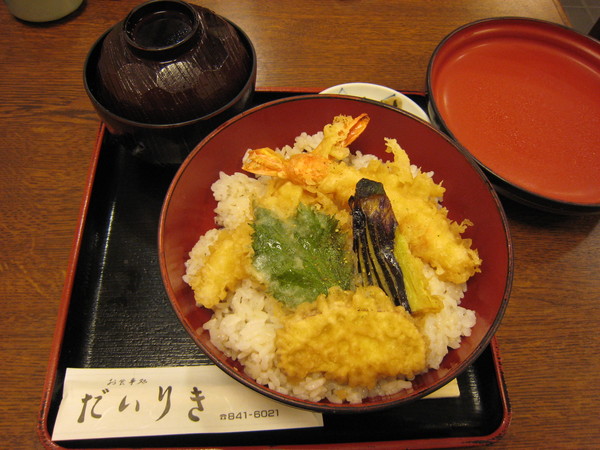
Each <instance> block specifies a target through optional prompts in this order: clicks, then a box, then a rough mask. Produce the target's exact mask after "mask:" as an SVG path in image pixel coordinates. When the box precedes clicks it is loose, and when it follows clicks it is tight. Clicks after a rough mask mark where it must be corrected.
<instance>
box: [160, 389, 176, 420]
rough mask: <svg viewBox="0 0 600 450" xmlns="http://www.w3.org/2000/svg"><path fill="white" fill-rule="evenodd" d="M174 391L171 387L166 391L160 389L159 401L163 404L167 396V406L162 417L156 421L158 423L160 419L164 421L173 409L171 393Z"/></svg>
mask: <svg viewBox="0 0 600 450" xmlns="http://www.w3.org/2000/svg"><path fill="white" fill-rule="evenodd" d="M172 390H173V388H172V387H171V386H168V387H167V388H166V389H165V390H163V387H162V386H159V387H158V401H159V402H162V401H163V398H165V395H166V396H167V401H166V404H165V409H164V410H163V412H162V414H161V415H160V417H159V418H158V419H156V421H157V422H158V421H159V420H160V419H162V418H163V417H165V416H166V415H167V413H168V412H169V410H170V409H171V391H172Z"/></svg>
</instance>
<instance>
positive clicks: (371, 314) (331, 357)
mask: <svg viewBox="0 0 600 450" xmlns="http://www.w3.org/2000/svg"><path fill="white" fill-rule="evenodd" d="M283 324H284V326H283V328H282V329H280V330H278V332H277V338H276V347H277V357H278V358H279V367H280V368H281V370H282V371H283V372H284V373H285V374H286V375H287V376H288V377H290V378H291V379H292V380H302V379H304V378H306V376H307V375H308V374H310V373H314V372H322V373H323V374H324V376H325V377H326V378H327V379H330V380H334V381H337V382H338V383H342V384H348V385H349V386H366V387H369V388H373V387H374V386H375V384H376V382H377V380H379V379H381V378H385V377H395V376H398V375H405V376H407V377H408V378H411V377H412V376H414V375H415V374H417V373H419V372H421V371H423V370H424V369H425V367H426V362H425V342H424V340H423V337H422V336H421V334H420V333H419V331H418V330H417V328H416V327H415V325H414V322H413V319H412V318H411V316H410V315H409V314H408V313H407V312H406V311H405V310H404V308H402V307H400V306H395V305H394V304H393V303H392V301H391V300H390V299H389V297H387V296H386V295H385V293H384V292H383V291H382V290H381V289H380V288H378V287H374V286H369V287H360V288H358V289H357V290H356V292H351V291H342V290H341V289H339V288H332V289H330V290H329V294H328V295H327V296H324V295H321V296H319V297H318V298H317V300H316V301H315V302H313V303H303V304H301V305H300V306H298V307H297V308H296V310H295V311H294V313H293V314H291V315H289V316H287V317H285V318H284V319H283Z"/></svg>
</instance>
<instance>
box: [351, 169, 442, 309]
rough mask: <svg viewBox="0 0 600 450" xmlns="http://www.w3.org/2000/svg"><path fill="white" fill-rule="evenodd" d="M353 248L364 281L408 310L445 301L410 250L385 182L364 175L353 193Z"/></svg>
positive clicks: (423, 307)
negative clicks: (433, 291) (430, 285)
mask: <svg viewBox="0 0 600 450" xmlns="http://www.w3.org/2000/svg"><path fill="white" fill-rule="evenodd" d="M349 205H350V209H351V211H352V228H353V250H354V252H355V253H356V256H357V264H358V273H359V274H360V276H361V278H362V282H363V284H364V285H375V286H379V287H380V288H381V289H383V290H384V291H385V293H386V294H387V295H388V296H389V297H390V298H391V299H392V300H393V301H394V303H395V304H396V305H399V306H403V307H404V308H405V309H406V310H407V311H408V312H409V313H412V314H421V313H424V312H436V311H439V310H440V309H441V307H442V303H441V301H440V300H439V298H437V297H436V296H433V295H431V294H430V292H429V289H428V285H427V280H426V279H425V276H424V274H423V262H422V261H421V260H420V259H418V258H416V257H414V256H413V255H412V254H411V253H410V249H409V248H408V244H407V243H406V240H405V239H404V238H403V236H402V235H401V234H400V232H399V231H398V230H397V228H398V222H397V220H396V217H395V216H394V212H393V210H392V205H391V203H390V200H389V198H388V197H387V195H386V193H385V189H384V187H383V184H381V183H379V182H376V181H372V180H368V179H366V178H363V179H361V180H360V181H359V182H358V183H357V184H356V191H355V195H353V196H352V197H350V200H349Z"/></svg>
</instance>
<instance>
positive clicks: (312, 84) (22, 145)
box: [0, 0, 600, 449]
mask: <svg viewBox="0 0 600 450" xmlns="http://www.w3.org/2000/svg"><path fill="white" fill-rule="evenodd" d="M137 3H138V2H137V1H135V0H120V1H115V0H89V1H88V2H87V3H85V4H84V7H83V8H82V9H81V10H80V11H78V12H77V13H76V14H74V15H72V16H71V17H69V18H67V19H66V20H62V21H59V22H55V23H51V24H43V25H32V24H27V23H24V22H21V21H18V20H16V19H14V18H13V17H12V16H11V15H10V14H9V12H8V11H7V9H6V7H5V6H4V5H3V7H1V8H0V74H1V75H0V120H1V122H0V146H1V150H0V151H1V153H0V157H1V162H0V195H1V201H0V208H1V220H0V233H1V235H2V236H1V238H0V255H1V259H0V298H1V300H2V307H1V308H0V326H1V333H2V344H1V347H0V348H1V349H2V354H1V357H2V364H1V368H0V373H1V378H0V447H4V448H12V449H15V448H32V447H35V446H39V442H38V437H37V435H36V432H35V426H36V420H37V415H38V413H39V407H40V406H39V403H40V398H41V394H42V387H43V382H44V377H45V374H46V367H47V361H48V357H49V352H50V348H51V343H52V339H53V332H54V327H55V322H56V315H57V311H58V307H59V303H60V299H61V291H62V288H63V283H64V280H65V276H66V269H67V265H68V260H69V252H70V249H71V244H72V240H73V234H74V231H75V227H76V223H77V220H78V215H79V207H80V202H81V198H82V194H83V192H84V187H85V182H86V175H87V171H88V167H89V161H90V155H91V153H92V151H93V146H94V142H95V139H96V133H97V130H98V123H99V121H98V118H97V116H96V115H95V113H94V111H93V109H92V107H91V104H90V103H89V101H88V99H87V97H86V94H85V92H84V90H83V85H82V65H83V61H84V58H85V56H86V53H87V51H88V49H89V48H90V47H91V46H92V44H93V43H94V41H95V40H96V39H97V38H98V37H99V35H100V34H101V33H102V32H103V31H105V30H106V29H108V28H109V27H110V26H111V25H113V24H114V23H116V22H118V21H119V20H121V19H122V18H124V17H125V15H126V13H127V12H128V11H129V10H130V9H131V8H132V7H133V6H135V5H136V4H137ZM203 5H205V6H208V7H210V8H212V9H214V10H215V11H216V12H218V13H220V14H222V15H224V16H226V17H227V18H229V19H230V20H232V21H234V22H235V23H237V24H238V25H239V26H240V27H242V28H243V29H244V30H245V31H246V32H247V33H248V35H249V36H250V38H251V39H252V40H253V42H254V45H255V47H256V50H257V54H258V59H259V66H258V80H257V88H258V89H259V90H269V89H274V90H285V89H289V88H299V89H306V90H318V89H321V88H325V87H327V86H330V85H334V84H338V83H342V82H348V81H368V82H372V83H379V84H383V85H387V86H389V87H392V88H395V89H398V90H403V91H423V90H424V89H425V72H426V67H427V63H428V60H429V57H430V55H431V53H432V51H433V49H434V48H435V46H436V45H437V43H438V42H439V41H440V40H441V39H442V38H443V37H444V36H445V35H446V34H447V33H449V32H450V31H452V30H453V29H455V28H456V27H458V26H460V25H463V24H465V23H468V22H471V21H473V20H477V19H482V18H486V17H496V16H526V17H535V18H539V19H545V20H549V21H553V22H558V23H567V19H566V16H565V15H564V12H563V11H562V9H561V7H560V6H559V5H558V2H557V1H553V0H520V1H518V2H516V1H515V2H512V1H510V2H507V1H504V0H470V1H469V0H455V1H451V2H441V1H439V2H435V1H422V0H406V1H395V2H392V1H388V2H385V1H374V0H364V1H363V0H361V1H342V0H338V1H316V0H305V1H294V0H286V1H278V2H255V1H252V0H237V1H235V2H233V1H224V0H223V1H218V0H212V1H210V0H207V1H205V2H204V3H203ZM505 208H506V213H507V215H508V218H509V221H510V227H511V231H512V236H513V241H514V250H515V277H514V287H513V291H512V296H511V299H510V304H509V307H508V311H507V313H506V315H505V318H504V321H503V323H502V325H501V327H500V330H499V332H498V334H497V339H498V343H499V346H500V351H501V354H502V357H503V367H504V371H505V376H506V383H507V386H508V392H509V396H510V401H511V404H512V412H513V416H512V423H511V425H510V426H509V428H508V431H507V433H506V435H505V436H504V437H503V439H502V440H501V441H500V442H499V443H497V444H496V447H499V448H528V447H537V446H544V447H546V446H548V447H552V448H555V447H570V448H585V447H588V448H593V447H596V448H598V447H600V389H598V387H597V383H598V373H599V372H600V362H599V358H598V355H599V354H600V337H599V336H600V334H599V333H598V332H597V328H596V327H597V326H599V325H600V272H599V270H598V269H599V268H600V226H599V225H598V221H599V216H584V217H556V216H553V215H550V214H546V213H541V212H536V211H532V210H530V209H527V208H524V207H521V206H519V205H516V204H513V203H511V202H508V201H507V202H506V203H505Z"/></svg>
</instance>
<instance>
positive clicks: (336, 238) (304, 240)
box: [252, 203, 353, 308]
mask: <svg viewBox="0 0 600 450" xmlns="http://www.w3.org/2000/svg"><path fill="white" fill-rule="evenodd" d="M252 227H253V228H254V234H253V243H252V247H253V249H254V258H253V264H254V267H255V268H256V269H257V270H258V271H259V272H260V273H262V275H263V276H265V278H266V281H267V286H268V291H269V292H270V293H271V295H273V297H275V298H276V299H277V300H279V301H280V302H282V303H284V304H286V305H287V306H288V307H290V308H295V307H296V306H298V305H299V304H300V303H304V302H312V301H314V300H315V299H316V298H317V296H319V295H320V294H326V293H327V290H328V289H329V288H330V287H332V286H340V287H341V288H342V289H350V287H351V281H352V277H353V267H352V266H353V263H352V260H351V258H350V257H349V256H351V255H348V253H347V251H346V246H345V242H346V237H345V236H343V235H342V234H341V232H340V231H339V230H338V229H337V228H338V222H337V220H335V219H334V218H333V217H331V216H328V215H326V214H323V213H320V212H318V211H316V210H315V209H313V208H311V207H309V206H306V205H304V204H303V203H300V205H299V206H298V210H297V212H296V215H295V216H293V217H291V218H289V219H286V220H282V219H281V218H279V217H278V216H277V215H276V214H275V213H273V212H272V211H270V210H268V209H265V208H261V207H257V208H255V221H254V223H253V224H252Z"/></svg>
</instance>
